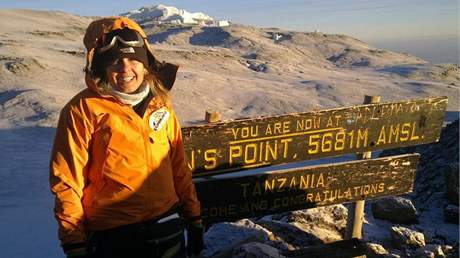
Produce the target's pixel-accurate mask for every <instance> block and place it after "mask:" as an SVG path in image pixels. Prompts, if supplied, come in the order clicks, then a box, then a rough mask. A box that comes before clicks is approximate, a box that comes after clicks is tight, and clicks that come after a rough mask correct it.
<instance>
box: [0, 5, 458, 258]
mask: <svg viewBox="0 0 460 258" xmlns="http://www.w3.org/2000/svg"><path fill="white" fill-rule="evenodd" d="M139 13H140V11H139ZM171 13H173V12H171ZM179 14H180V12H179ZM131 15H136V13H135V12H133V13H131ZM152 15H153V14H152ZM174 15H177V13H176V14H172V15H169V16H168V15H166V16H165V17H173V16H174ZM0 17H2V23H0V78H1V80H0V229H1V230H0V250H2V254H1V256H2V257H62V253H61V250H60V247H59V243H58V241H57V231H56V230H57V229H56V223H55V221H54V218H53V211H52V208H53V199H52V196H51V194H50V192H49V189H48V160H49V154H50V151H51V144H52V139H53V137H54V130H55V129H54V127H55V126H56V122H57V117H58V114H59V110H60V109H61V108H62V106H63V105H64V104H65V103H66V102H67V101H68V100H69V99H70V98H71V97H72V96H73V95H75V94H76V93H77V92H78V91H80V90H81V89H84V88H85V87H86V86H85V84H84V80H83V73H82V72H81V71H82V68H83V66H84V64H85V60H84V49H83V44H82V38H83V33H84V30H85V28H86V26H87V25H88V24H89V22H90V21H91V18H88V17H80V16H75V15H71V14H66V13H62V12H42V11H30V10H0ZM133 17H134V16H133ZM155 17H160V16H155ZM161 17H163V12H162V14H161ZM198 17H200V16H198ZM171 19H172V18H171ZM146 30H147V32H148V34H149V38H150V41H151V43H152V45H153V48H154V51H155V53H156V55H157V56H158V58H159V59H161V60H167V61H169V62H173V63H177V64H179V65H180V67H181V68H180V70H179V74H178V78H177V81H176V84H175V86H174V88H173V92H172V94H173V97H174V99H173V103H174V105H175V107H176V110H177V113H178V115H179V118H180V119H181V121H182V122H183V124H185V125H187V124H194V123H200V122H202V121H203V117H204V113H205V110H206V109H213V110H218V111H220V112H221V113H222V115H223V117H224V119H232V118H237V117H254V116H260V115H275V114H285V113H290V112H302V111H309V110H313V109H324V108H332V107H337V106H345V105H354V104H360V103H361V102H362V99H363V95H365V94H368V95H381V96H382V98H383V100H392V99H399V100H402V99H408V98H416V97H426V96H440V95H448V96H449V97H450V100H449V110H451V111H453V112H457V111H458V110H459V98H458V88H459V87H460V74H459V71H458V67H456V66H452V65H435V64H430V63H428V62H426V61H424V60H422V59H420V58H417V57H414V56H409V55H406V54H402V53H396V52H391V51H386V50H382V49H376V48H374V47H372V46H369V45H368V44H366V43H365V42H362V41H359V40H357V39H353V38H351V37H347V36H344V35H329V34H322V33H307V32H305V33H303V32H289V31H282V30H277V29H258V28H253V27H248V26H244V25H234V26H230V27H226V28H206V27H199V26H189V27H181V28H174V27H171V28H169V27H165V28H161V29H159V28H157V27H153V26H149V27H147V28H146ZM274 34H278V35H281V37H275V38H277V39H276V40H274ZM455 114H456V113H455ZM456 116H457V117H458V114H457V115H456Z"/></svg>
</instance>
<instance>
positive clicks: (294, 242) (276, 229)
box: [256, 220, 322, 248]
mask: <svg viewBox="0 0 460 258" xmlns="http://www.w3.org/2000/svg"><path fill="white" fill-rule="evenodd" d="M256 223H257V224H259V225H261V226H262V227H264V228H266V229H268V230H269V231H271V232H272V233H273V234H274V235H275V239H277V240H278V239H279V240H281V241H283V242H285V243H286V244H288V245H290V246H293V247H295V248H301V247H305V246H309V245H317V244H322V241H321V240H320V239H318V238H317V237H315V236H314V235H312V234H308V233H306V232H305V231H303V230H301V229H300V228H298V227H296V226H295V225H291V224H289V223H286V222H282V221H276V220H259V221H257V222H256ZM272 246H273V245H272ZM274 247H276V246H274Z"/></svg>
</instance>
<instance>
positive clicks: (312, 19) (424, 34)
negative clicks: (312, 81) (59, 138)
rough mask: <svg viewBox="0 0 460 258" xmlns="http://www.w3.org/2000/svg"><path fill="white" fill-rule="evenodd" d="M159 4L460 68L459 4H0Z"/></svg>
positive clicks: (118, 8) (117, 5)
mask: <svg viewBox="0 0 460 258" xmlns="http://www.w3.org/2000/svg"><path fill="white" fill-rule="evenodd" d="M286 2H287V3H286ZM158 4H164V5H167V6H174V7H177V8H179V9H185V10H187V11H189V12H203V13H205V14H207V15H209V16H211V17H213V18H214V19H220V20H229V21H231V22H233V23H240V24H245V25H251V26H255V27H264V28H267V27H277V28H280V29H285V30H294V31H320V32H324V33H332V34H345V35H349V36H352V37H355V38H358V39H360V40H363V41H365V42H367V43H370V44H372V45H374V46H376V47H382V48H387V49H390V50H395V51H402V52H408V53H411V54H415V55H418V56H420V57H422V58H424V59H426V60H428V61H431V62H435V63H439V62H444V63H457V64H459V63H460V62H459V47H458V46H459V37H460V34H459V24H458V22H459V15H458V11H459V7H458V2H457V1H455V0H439V1H436V0H405V1H398V0H386V1H376V0H371V1H362V0H351V1H343V0H331V1H327V2H323V1H316V0H308V1H303V0H290V1H281V0H264V1H262V0H254V1H251V2H249V3H247V2H245V1H241V0H237V1H236V2H234V3H232V4H230V3H219V2H215V1H212V0H196V1H193V2H190V1H185V0H164V1H145V0H141V1H129V2H127V1H120V0H112V1H110V2H109V1H107V0H102V1H98V2H97V3H91V2H90V1H88V0H84V1H78V3H77V2H75V1H53V0H48V1H39V2H38V1H32V0H26V1H16V2H12V1H5V0H0V8H2V9H15V8H21V9H33V10H56V11H63V12H68V13H71V14H76V15H81V16H109V15H118V14H120V13H124V12H128V11H131V10H136V9H139V8H141V7H147V6H154V5H158ZM274 17H276V18H274Z"/></svg>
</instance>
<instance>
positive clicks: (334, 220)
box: [273, 204, 348, 243]
mask: <svg viewBox="0 0 460 258" xmlns="http://www.w3.org/2000/svg"><path fill="white" fill-rule="evenodd" d="M347 216H348V210H347V208H345V206H343V205H341V204H340V205H331V206H326V207H318V208H314V209H307V210H298V211H293V212H287V213H283V214H279V215H274V216H273V219H275V220H276V219H278V220H280V221H282V222H287V223H289V224H291V225H294V226H296V227H297V228H299V229H301V230H302V231H304V232H306V233H308V234H310V235H311V236H314V237H315V238H317V239H320V240H321V241H322V242H323V243H329V242H333V241H337V240H342V239H343V234H344V232H345V227H346V224H347Z"/></svg>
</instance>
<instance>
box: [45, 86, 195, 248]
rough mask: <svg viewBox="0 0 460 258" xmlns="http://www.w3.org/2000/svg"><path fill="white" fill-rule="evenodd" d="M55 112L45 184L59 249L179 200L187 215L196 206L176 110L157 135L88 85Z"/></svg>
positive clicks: (145, 217) (154, 214)
mask: <svg viewBox="0 0 460 258" xmlns="http://www.w3.org/2000/svg"><path fill="white" fill-rule="evenodd" d="M87 84H88V87H89V88H88V89H85V90H83V91H81V92H80V93H79V94H77V95H76V96H75V97H74V98H73V99H72V100H71V101H70V102H69V103H68V104H67V105H66V106H65V107H64V108H63V109H62V111H61V114H60V118H59V123H58V127H57V131H56V136H55V142H54V146H53V150H52V154H51V162H50V185H51V191H52V192H53V194H55V197H56V198H55V200H56V203H55V215H56V218H57V221H58V224H59V238H60V239H61V242H62V244H63V245H64V244H71V243H80V242H85V241H86V234H87V232H88V231H94V230H104V229H109V228H114V227H117V226H120V225H126V224H131V223H136V222H141V221H145V220H148V219H152V218H155V217H157V216H159V215H161V214H163V213H164V212H166V211H168V210H169V209H170V208H171V207H172V206H173V205H174V204H176V203H181V204H182V207H183V211H184V216H185V217H186V218H189V219H192V218H195V217H198V216H199V215H200V203H199V201H198V199H197V196H196V192H195V187H194V185H193V183H192V179H191V172H190V169H189V168H188V166H187V163H186V158H185V153H184V150H183V143H182V135H181V128H180V125H179V122H178V120H177V118H176V116H175V114H174V111H173V110H171V109H167V110H168V111H169V113H170V116H169V118H168V120H167V122H166V123H165V125H164V126H163V127H162V128H161V129H159V130H158V131H155V130H153V129H152V128H151V127H150V125H149V118H150V115H151V114H152V113H153V112H155V111H156V110H155V109H156V108H155V105H154V104H153V103H150V105H149V107H148V108H147V111H146V112H145V114H144V116H143V117H142V118H141V117H140V116H139V115H138V114H137V113H136V112H135V111H134V109H133V108H132V107H131V106H129V105H126V104H122V103H121V102H119V101H118V100H116V99H115V98H113V97H109V96H105V95H102V94H100V92H97V90H95V88H94V87H92V86H93V85H94V84H92V83H88V77H87Z"/></svg>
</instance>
